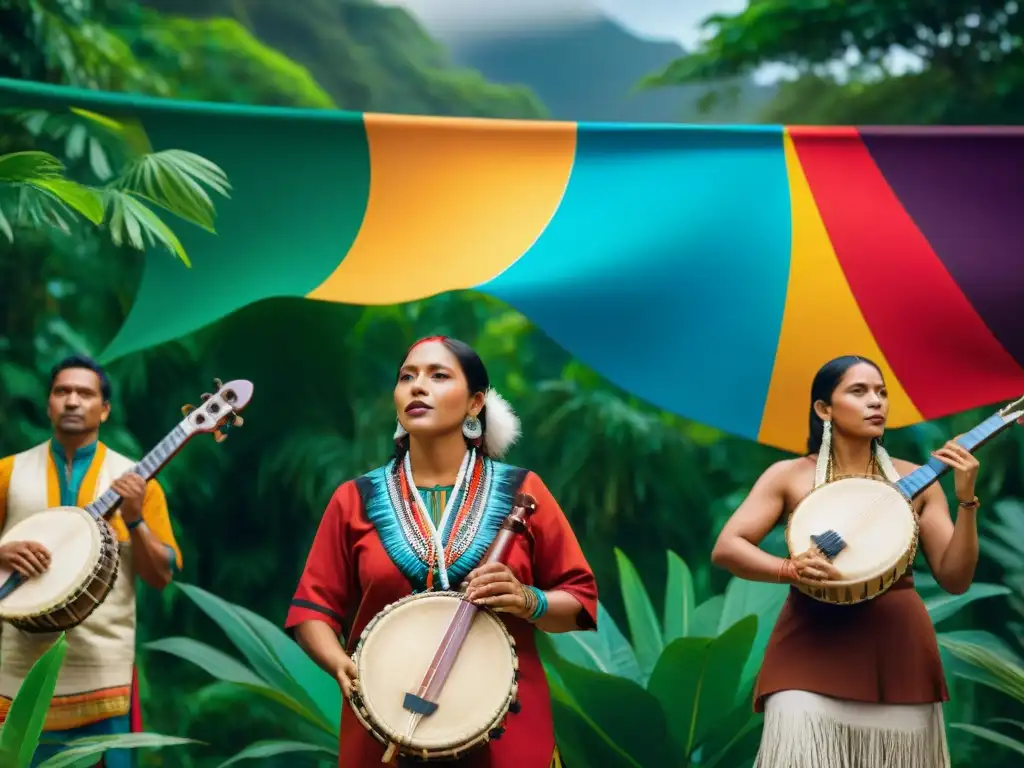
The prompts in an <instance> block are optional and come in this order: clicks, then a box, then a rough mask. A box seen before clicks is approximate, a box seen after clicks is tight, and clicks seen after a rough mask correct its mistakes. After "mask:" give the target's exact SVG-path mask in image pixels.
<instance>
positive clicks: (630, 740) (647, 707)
mask: <svg viewBox="0 0 1024 768" xmlns="http://www.w3.org/2000/svg"><path fill="white" fill-rule="evenodd" d="M553 663H554V666H555V668H556V669H557V670H558V674H559V677H560V678H561V679H562V682H563V683H564V684H565V690H566V693H568V696H566V697H565V702H566V703H567V704H570V705H571V706H573V707H575V708H576V710H577V712H579V713H580V714H581V715H584V716H585V717H586V718H587V719H588V720H589V721H591V722H592V723H593V725H594V727H595V728H596V730H597V731H598V732H599V733H600V734H604V735H605V736H606V737H607V739H608V740H609V741H611V742H612V743H614V744H615V745H616V747H617V748H618V749H619V750H621V751H622V752H624V753H626V754H628V755H629V756H630V757H631V758H632V759H633V760H635V761H636V762H637V763H639V764H640V765H641V766H649V765H650V766H655V765H674V764H676V762H677V761H676V760H675V759H673V755H672V752H671V750H670V746H669V738H668V731H667V729H666V724H665V716H664V715H663V714H662V710H661V707H660V706H659V704H658V701H657V699H655V698H654V696H652V695H651V694H650V693H648V692H647V691H646V690H644V689H643V688H642V687H640V686H639V685H637V684H636V683H634V682H633V681H631V680H626V679H624V678H621V677H615V676H614V675H605V674H602V673H600V672H594V671H592V670H589V669H584V668H583V667H580V666H577V665H575V664H572V663H570V662H568V661H565V660H564V659H559V658H557V657H556V658H555V660H554V662H553ZM639 733H642V734H644V738H642V739H638V738H637V737H636V736H637V734H639Z"/></svg>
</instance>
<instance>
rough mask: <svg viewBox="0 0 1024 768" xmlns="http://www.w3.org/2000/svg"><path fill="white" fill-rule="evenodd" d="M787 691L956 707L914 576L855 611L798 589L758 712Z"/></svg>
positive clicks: (768, 659)
mask: <svg viewBox="0 0 1024 768" xmlns="http://www.w3.org/2000/svg"><path fill="white" fill-rule="evenodd" d="M786 690H798V691H808V692H810V693H817V694H821V695H823V696H831V697H833V698H837V699H846V700H848V701H861V702H868V703H872V704H928V703H933V702H941V701H948V700H949V691H948V690H947V688H946V678H945V674H944V673H943V670H942V661H941V659H940V657H939V647H938V642H937V640H936V638H935V629H934V628H933V626H932V621H931V617H930V616H929V615H928V611H927V609H926V608H925V605H924V601H923V600H922V599H921V596H920V595H918V593H917V590H916V589H914V577H913V575H912V574H911V573H909V572H908V573H907V575H905V576H904V577H903V578H901V579H900V580H899V581H897V582H896V583H895V584H893V586H892V587H890V588H889V590H888V591H887V592H884V593H883V594H881V595H880V596H878V597H876V598H874V599H873V600H868V601H866V602H863V603H857V604H855V605H832V604H828V603H822V602H819V601H817V600H814V599H813V598H810V597H808V596H806V595H804V594H803V593H802V592H799V591H797V590H796V589H791V590H790V593H789V599H788V600H786V604H785V605H784V606H783V608H782V613H780V614H779V619H778V621H777V622H776V623H775V629H774V630H773V631H772V634H771V637H770V638H769V640H768V647H767V648H766V650H765V654H764V663H763V664H762V666H761V674H760V676H759V677H758V681H757V687H756V689H755V691H754V710H755V711H756V712H763V711H764V699H765V697H767V696H770V695H771V694H773V693H778V692H779V691H786Z"/></svg>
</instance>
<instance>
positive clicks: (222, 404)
mask: <svg viewBox="0 0 1024 768" xmlns="http://www.w3.org/2000/svg"><path fill="white" fill-rule="evenodd" d="M213 384H214V387H215V392H214V393H213V394H211V393H209V392H205V393H203V395H202V405H200V406H199V407H198V408H196V407H195V406H192V405H185V406H182V409H181V412H182V415H183V416H184V418H183V419H182V420H181V421H180V422H178V424H177V425H175V427H174V428H173V429H172V430H171V431H170V432H168V433H167V435H166V436H165V437H164V438H163V439H162V440H161V441H160V442H159V443H157V444H156V446H155V447H154V448H153V449H152V450H151V451H150V452H149V453H147V454H146V455H145V456H144V457H143V458H142V461H140V462H139V463H137V464H136V465H135V466H134V467H132V469H131V471H132V472H134V473H136V474H138V475H139V476H140V477H142V479H143V480H146V481H149V480H152V479H153V478H154V477H156V476H157V474H158V473H159V472H160V470H162V469H163V468H164V467H165V466H167V464H168V463H169V462H170V461H171V459H172V458H174V456H175V454H177V453H178V451H180V450H181V449H182V447H183V446H184V445H185V443H187V442H188V441H189V440H191V439H192V438H193V437H195V436H196V435H197V434H200V433H204V432H212V433H213V434H214V437H215V439H216V440H217V442H223V441H224V440H225V439H226V438H227V431H228V429H230V428H236V429H237V428H239V427H241V426H242V423H243V422H242V417H241V416H239V415H238V412H239V411H241V410H242V409H243V408H245V407H246V406H247V405H248V404H249V400H250V399H251V398H252V392H253V386H252V382H249V381H246V380H244V379H239V380H236V381H229V382H228V383H227V384H223V383H221V381H220V379H214V380H213ZM123 501H124V498H123V497H122V496H121V494H119V493H118V492H117V491H115V490H114V489H113V488H108V489H107V490H106V491H104V492H103V494H101V495H100V497H99V498H97V499H96V500H95V501H93V502H91V503H90V504H87V505H86V506H85V511H86V512H88V513H89V514H91V515H92V516H93V517H96V518H103V519H104V520H109V519H110V518H111V517H112V516H113V514H114V513H115V512H116V511H117V509H118V507H120V506H121V503H122V502H123Z"/></svg>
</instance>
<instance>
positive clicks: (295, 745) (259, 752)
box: [219, 741, 338, 768]
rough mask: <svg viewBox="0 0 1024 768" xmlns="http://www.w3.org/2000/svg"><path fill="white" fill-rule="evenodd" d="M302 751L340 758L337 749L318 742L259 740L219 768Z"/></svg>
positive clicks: (335, 758)
mask: <svg viewBox="0 0 1024 768" xmlns="http://www.w3.org/2000/svg"><path fill="white" fill-rule="evenodd" d="M302 753H304V754H312V755H314V756H315V755H324V756H326V757H331V758H334V760H337V759H338V750H337V749H335V750H333V751H332V750H330V749H325V748H323V747H319V746H317V745H316V744H304V743H303V742H300V741H257V742H255V743H253V744H250V745H249V746H248V747H246V748H245V749H243V750H242V751H241V752H239V753H238V754H236V755H235V756H234V757H232V758H230V759H228V760H225V761H224V762H223V763H221V764H220V766H219V768H227V766H229V765H234V764H235V763H240V762H242V761H243V760H262V759H264V758H267V757H277V756H278V755H294V754H302Z"/></svg>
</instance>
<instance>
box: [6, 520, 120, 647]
mask: <svg viewBox="0 0 1024 768" xmlns="http://www.w3.org/2000/svg"><path fill="white" fill-rule="evenodd" d="M13 541H37V542H39V543H40V544H42V545H43V546H44V547H46V549H47V550H49V552H50V555H51V558H50V567H49V569H48V570H47V571H46V572H45V573H43V574H42V575H41V576H35V577H33V578H30V579H27V580H26V581H25V582H24V583H23V584H22V585H21V586H19V587H18V588H17V589H16V590H14V591H13V592H12V593H11V594H9V595H8V596H7V597H5V598H4V599H3V600H0V620H3V621H6V622H7V623H8V624H11V625H13V626H15V627H17V628H18V629H22V630H24V631H26V632H33V633H43V632H61V631H66V630H69V629H72V628H74V627H76V626H78V625H79V624H81V623H82V622H83V621H85V619H86V618H88V616H89V614H91V613H92V612H93V611H94V610H96V608H97V607H99V605H100V604H101V603H102V602H103V601H104V600H105V599H106V597H107V595H108V594H110V590H111V588H112V587H113V586H114V582H115V581H116V580H117V573H118V568H119V566H120V552H119V549H118V544H117V537H116V536H115V535H114V531H113V529H112V528H111V527H110V525H109V524H108V523H107V522H106V520H102V519H97V518H95V517H93V516H92V515H90V514H89V513H88V512H86V511H85V510H84V509H81V508H79V507H52V508H50V509H47V510H45V511H43V512H39V513H37V514H34V515H32V516H31V517H28V518H26V519H25V520H22V521H21V522H20V523H18V524H17V525H15V526H14V527H12V528H11V529H10V530H9V531H7V533H6V534H5V535H4V537H3V538H2V539H0V544H8V543H10V542H13ZM10 575H11V570H10V569H7V568H0V582H2V581H4V580H6V579H7V577H8V576H10Z"/></svg>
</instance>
